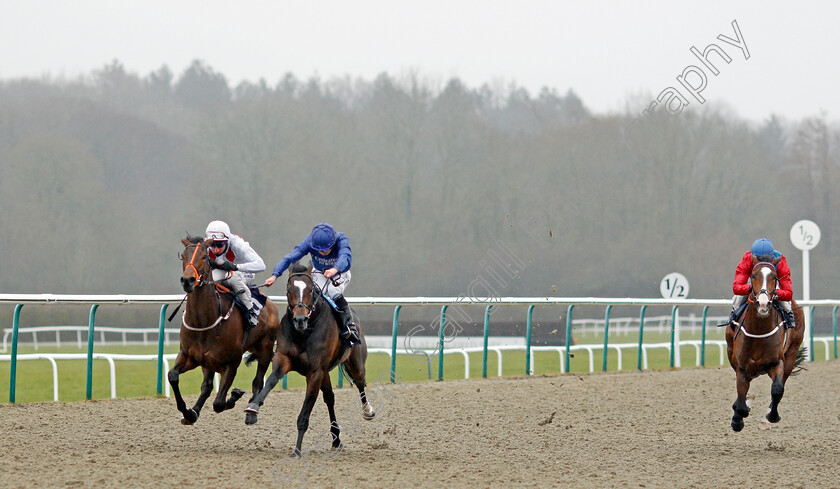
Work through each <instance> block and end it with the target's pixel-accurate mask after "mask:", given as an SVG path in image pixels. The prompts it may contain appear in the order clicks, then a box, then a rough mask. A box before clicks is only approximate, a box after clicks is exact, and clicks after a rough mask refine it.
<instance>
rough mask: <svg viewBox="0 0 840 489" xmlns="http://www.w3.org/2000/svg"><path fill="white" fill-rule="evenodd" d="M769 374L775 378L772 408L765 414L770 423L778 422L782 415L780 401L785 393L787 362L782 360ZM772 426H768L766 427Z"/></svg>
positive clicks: (771, 396)
mask: <svg viewBox="0 0 840 489" xmlns="http://www.w3.org/2000/svg"><path fill="white" fill-rule="evenodd" d="M767 375H768V376H769V377H770V378H771V379H773V384H772V385H771V386H770V409H769V410H768V411H767V414H766V415H765V416H764V419H766V420H767V421H768V422H769V423H778V422H779V420H780V419H782V417H781V416H779V402H780V401H781V400H782V396H783V395H785V381H784V375H785V362H782V361H780V362H779V364H778V365H776V367H774V368H773V369H772V370H770V371H768V372H767ZM769 428H770V427H769V426H767V427H766V429H769Z"/></svg>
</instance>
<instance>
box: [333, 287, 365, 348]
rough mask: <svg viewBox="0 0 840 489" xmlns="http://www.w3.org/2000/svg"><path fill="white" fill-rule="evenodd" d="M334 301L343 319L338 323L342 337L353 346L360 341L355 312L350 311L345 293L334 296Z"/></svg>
mask: <svg viewBox="0 0 840 489" xmlns="http://www.w3.org/2000/svg"><path fill="white" fill-rule="evenodd" d="M333 302H335V305H336V306H337V307H338V310H337V311H336V312H338V316H339V318H340V319H341V324H339V325H338V328H339V330H338V331H339V334H340V335H341V339H342V340H344V341H346V342H347V343H349V344H350V346H351V347H352V346H353V345H355V344H358V343H359V342H360V340H359V330H358V329H357V328H356V323H355V322H354V321H353V313H352V312H350V304H348V303H347V299H345V298H344V296H343V295H339V296H336V297H335V298H333Z"/></svg>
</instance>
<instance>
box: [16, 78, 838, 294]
mask: <svg viewBox="0 0 840 489" xmlns="http://www.w3.org/2000/svg"><path fill="white" fill-rule="evenodd" d="M628 105H630V104H628ZM636 116H637V113H636V112H633V111H629V110H628V112H627V113H625V114H593V113H592V112H591V111H590V110H588V109H587V108H586V106H585V105H584V103H583V101H581V100H580V98H579V97H577V96H576V95H575V93H574V92H573V91H571V90H569V91H568V92H567V93H565V94H559V93H558V92H557V91H556V90H552V89H548V88H546V89H543V90H542V91H540V93H538V94H531V93H529V92H528V91H527V90H525V89H523V88H520V87H517V86H516V85H515V84H513V83H510V84H507V85H503V84H496V85H490V84H487V85H484V86H482V87H479V88H469V87H467V86H465V85H464V84H463V83H462V82H461V81H459V80H458V79H451V80H448V81H446V82H444V83H436V82H433V81H429V80H428V79H425V78H423V77H422V75H421V74H419V73H416V72H415V73H406V74H403V75H399V76H394V75H389V74H384V73H383V74H382V75H380V76H378V77H377V78H376V79H374V80H362V79H356V78H350V77H345V78H337V79H330V80H320V79H318V78H312V79H308V80H301V79H298V78H296V77H295V76H294V75H292V74H288V75H287V76H285V77H284V78H283V79H281V80H279V81H278V82H277V83H276V84H273V85H270V84H269V83H267V82H265V81H263V80H261V81H259V82H257V83H249V82H243V83H241V84H239V85H238V86H235V87H231V86H230V85H229V83H228V80H227V79H226V77H225V76H224V75H223V74H221V73H218V72H216V71H214V70H213V69H212V68H211V67H210V66H207V65H206V64H205V63H202V62H201V61H195V62H194V63H193V64H191V65H190V66H189V67H188V68H187V69H186V70H185V71H184V72H183V73H182V74H181V75H180V76H178V77H176V76H174V75H173V73H172V72H171V70H170V69H169V68H167V67H165V66H164V67H162V68H161V69H159V70H158V71H155V72H153V73H149V74H148V75H145V76H140V75H137V74H134V73H130V72H128V71H126V69H125V68H124V67H123V65H122V64H120V63H119V62H117V61H114V62H113V63H111V64H108V65H106V66H105V67H103V68H102V69H101V70H99V71H97V72H95V73H93V74H91V75H90V76H88V77H84V78H82V79H75V80H66V79H52V78H41V79H22V80H6V81H3V82H0V168H2V178H0V229H2V231H3V232H4V234H5V239H4V240H3V245H2V250H3V251H4V253H3V256H4V259H3V261H2V265H0V271H1V273H0V291H2V292H6V293H167V294H171V293H178V292H179V291H180V289H179V283H178V280H177V278H178V276H180V273H181V271H180V264H179V262H178V261H177V259H176V253H177V252H178V251H179V250H180V248H181V244H180V238H181V237H183V236H185V235H186V233H187V232H190V233H192V234H199V233H201V232H203V230H204V226H205V225H206V224H207V222H209V221H210V220H213V219H224V220H226V221H228V222H229V224H230V225H231V227H232V229H233V232H234V233H237V234H240V235H242V236H243V237H244V238H245V239H246V240H248V241H250V242H251V244H252V245H253V246H254V248H255V249H256V250H257V251H258V252H259V253H260V254H261V255H262V256H263V258H264V259H265V261H266V262H267V265H268V266H269V268H270V267H271V266H273V264H274V263H275V262H276V261H278V260H279V259H280V258H281V257H282V256H283V255H284V254H285V253H287V252H288V251H290V250H291V248H292V247H293V246H294V245H295V244H297V243H298V242H299V241H300V240H301V239H302V238H303V237H304V236H305V235H306V233H307V232H308V231H309V230H310V229H311V227H312V226H313V225H314V224H315V223H318V222H321V221H328V222H331V223H333V224H334V225H335V226H336V227H337V228H338V229H339V230H341V231H343V232H346V233H347V234H348V235H349V236H350V239H351V245H352V248H353V252H354V267H353V270H354V282H353V286H352V288H351V290H350V292H351V295H407V296H419V295H458V294H461V293H466V292H467V291H468V287H469V285H470V283H471V282H472V281H473V280H475V279H476V278H477V277H480V276H483V277H484V278H485V279H487V280H488V281H489V283H491V284H494V289H495V291H497V292H498V293H500V294H501V295H510V296H518V295H537V296H546V295H559V296H588V295H595V296H646V297H655V296H658V293H659V288H658V286H659V281H660V279H661V278H662V277H663V276H664V275H665V274H667V273H668V272H672V271H679V272H681V273H683V274H684V275H686V276H687V277H688V278H689V280H690V281H691V294H692V296H693V297H706V298H719V297H728V296H729V295H730V293H731V287H730V282H731V279H732V275H733V273H734V267H735V265H736V263H737V260H738V259H739V257H740V255H741V254H742V253H743V252H744V251H745V250H746V249H747V248H748V247H749V245H750V244H751V243H752V241H753V240H754V239H755V238H756V237H759V236H766V237H768V238H770V239H771V240H773V241H774V243H775V244H776V246H777V248H778V249H780V250H781V251H783V252H784V253H786V254H787V255H788V256H789V261H790V263H791V266H792V267H793V270H794V284H795V286H796V287H797V289H798V288H799V287H800V284H801V282H800V280H799V279H800V277H801V274H800V273H799V271H800V261H801V260H800V258H799V253H798V252H797V251H796V250H795V249H794V248H793V247H792V245H791V244H790V241H789V239H788V232H789V230H790V227H791V226H792V224H793V223H794V222H795V221H797V220H799V219H803V218H807V219H812V220H814V221H815V222H817V223H818V224H819V225H820V227H821V229H822V242H821V243H820V245H819V247H817V248H816V249H815V250H813V251H812V254H811V256H812V263H813V264H814V265H815V266H814V270H813V273H812V291H813V292H812V295H813V296H815V297H832V296H833V291H834V290H835V288H836V287H835V286H836V285H838V283H839V281H838V279H837V278H836V277H837V275H838V272H840V266H838V264H837V263H836V262H834V261H833V260H831V256H832V251H833V248H834V247H835V246H836V244H834V243H835V242H836V239H835V238H836V234H837V232H838V229H840V227H838V224H840V222H839V221H840V216H837V215H836V213H834V212H832V209H834V208H837V205H838V202H836V201H837V199H838V198H840V196H838V194H837V192H832V190H833V187H832V185H833V182H834V181H838V177H840V168H839V167H838V161H839V160H838V149H840V145H838V138H840V131H838V129H837V128H836V127H832V125H831V124H830V123H829V121H828V120H827V118H826V116H825V115H815V116H814V117H810V118H807V119H804V120H801V121H789V120H785V119H783V118H782V117H776V116H774V117H771V118H770V119H768V120H767V121H765V122H763V123H761V124H753V123H750V122H748V121H745V120H742V119H739V118H738V117H736V116H732V115H729V114H728V113H727V111H726V110H725V109H722V108H719V107H718V108H715V107H701V108H700V109H699V110H688V111H685V112H684V113H682V114H680V115H678V116H670V115H667V114H655V115H654V116H652V117H651V118H650V119H649V120H646V121H645V123H644V124H643V125H634V124H632V123H633V122H634V120H635V118H636ZM629 128H633V130H630V129H629ZM639 128H640V129H639ZM636 129H639V130H636ZM528 219H538V220H541V222H544V223H545V224H546V226H545V229H544V230H543V231H544V236H542V237H541V238H540V239H536V238H535V237H534V236H532V235H530V234H529V233H527V232H525V231H524V230H523V227H522V226H520V225H519V224H520V223H522V222H523V221H526V220H528ZM498 246H504V247H505V249H508V250H510V251H512V252H513V253H515V255H516V260H515V261H516V262H517V264H518V265H520V266H517V267H512V266H511V269H512V268H518V269H517V270H514V272H515V277H513V278H510V279H509V280H505V281H504V283H503V284H502V283H500V282H499V281H498V280H496V281H495V282H493V279H494V278H493V277H494V275H493V273H494V272H496V275H497V276H499V273H500V272H501V270H488V267H489V268H492V267H498V268H500V269H501V268H504V267H505V266H506V264H502V263H499V262H498V261H496V262H493V261H491V260H489V259H488V252H489V251H490V250H493V249H494V248H495V247H498ZM523 264H524V266H521V265H523ZM507 265H510V264H507ZM268 273H269V272H266V273H264V274H262V275H261V276H260V278H265V276H267V274H268ZM275 289H276V288H275ZM797 292H798V290H797ZM271 293H278V294H279V293H281V291H280V290H272V291H271ZM797 295H799V294H798V293H797Z"/></svg>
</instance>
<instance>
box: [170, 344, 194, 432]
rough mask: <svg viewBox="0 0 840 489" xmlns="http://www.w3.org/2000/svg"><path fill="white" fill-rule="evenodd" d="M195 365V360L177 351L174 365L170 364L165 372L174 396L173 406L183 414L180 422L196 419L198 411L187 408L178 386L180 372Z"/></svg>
mask: <svg viewBox="0 0 840 489" xmlns="http://www.w3.org/2000/svg"><path fill="white" fill-rule="evenodd" d="M195 367H196V365H195V362H193V361H192V359H191V358H189V357H187V356H186V355H184V352H183V351H181V352H180V353H178V358H176V359H175V365H173V366H172V369H171V370H170V371H169V374H167V376H168V378H169V385H171V386H172V394H173V395H174V396H175V406H176V407H177V408H178V411H180V412H181V414H182V415H183V416H184V418H183V419H182V420H181V423H182V424H193V423H195V422H196V420H197V419H198V413H196V412H195V411H193V410H192V409H187V403H185V402H184V398H183V396H181V389H179V388H178V382H179V380H178V379H179V378H180V376H181V374H182V373H184V372H188V371H190V370H192V369H194V368H195Z"/></svg>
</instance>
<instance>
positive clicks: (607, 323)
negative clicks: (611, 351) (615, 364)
mask: <svg viewBox="0 0 840 489" xmlns="http://www.w3.org/2000/svg"><path fill="white" fill-rule="evenodd" d="M610 309H612V304H610V305H608V306H607V312H606V313H604V364H603V366H602V367H601V370H603V371H604V372H606V371H607V347H608V345H609V337H610Z"/></svg>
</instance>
